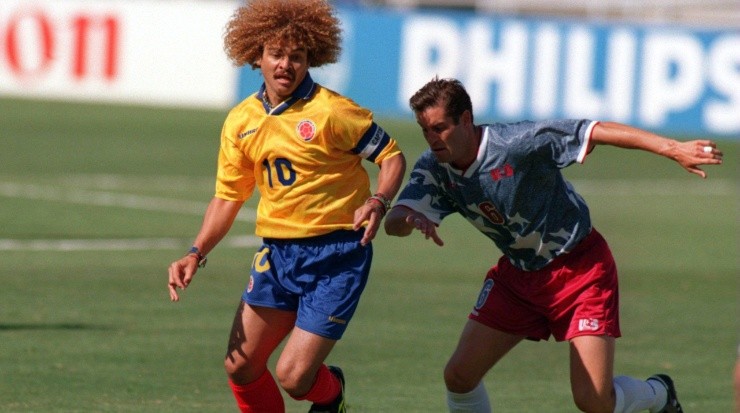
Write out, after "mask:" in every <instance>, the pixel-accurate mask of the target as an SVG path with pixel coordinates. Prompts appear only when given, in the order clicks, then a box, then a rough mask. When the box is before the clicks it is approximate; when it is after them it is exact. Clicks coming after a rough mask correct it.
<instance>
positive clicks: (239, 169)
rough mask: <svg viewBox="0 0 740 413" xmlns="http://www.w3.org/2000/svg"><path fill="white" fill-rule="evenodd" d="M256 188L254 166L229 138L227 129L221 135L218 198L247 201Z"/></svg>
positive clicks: (217, 178) (217, 185)
mask: <svg viewBox="0 0 740 413" xmlns="http://www.w3.org/2000/svg"><path fill="white" fill-rule="evenodd" d="M254 187H255V177H254V165H253V163H252V162H251V161H249V160H248V159H247V158H246V156H245V155H244V152H242V151H241V150H240V149H239V148H238V147H237V146H236V144H235V143H234V140H233V139H232V138H231V137H230V136H229V134H228V132H227V129H226V128H224V131H223V132H222V133H221V146H220V148H219V152H218V172H217V175H216V197H218V198H221V199H225V200H227V201H245V200H247V199H248V198H249V197H250V196H252V192H253V191H254Z"/></svg>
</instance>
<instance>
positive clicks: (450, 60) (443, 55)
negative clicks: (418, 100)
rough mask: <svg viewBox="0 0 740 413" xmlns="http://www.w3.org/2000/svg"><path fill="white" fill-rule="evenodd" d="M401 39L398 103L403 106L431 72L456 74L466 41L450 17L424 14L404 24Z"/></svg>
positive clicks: (443, 75) (429, 77)
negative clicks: (448, 18) (429, 16)
mask: <svg viewBox="0 0 740 413" xmlns="http://www.w3.org/2000/svg"><path fill="white" fill-rule="evenodd" d="M401 41H402V44H401V56H400V58H401V68H400V78H401V79H400V82H399V87H398V99H399V100H398V103H399V106H400V107H402V108H407V107H408V99H409V98H410V97H411V96H412V95H413V94H414V93H415V92H416V91H417V90H418V89H419V88H420V87H422V86H424V84H425V83H426V82H428V81H430V80H431V79H432V78H433V77H434V76H437V75H439V76H440V77H455V76H456V75H457V73H458V62H459V63H461V64H462V60H463V59H462V53H461V50H464V48H465V47H466V45H465V44H464V41H465V40H464V39H463V38H460V36H459V32H458V30H457V28H456V27H455V25H454V24H453V23H452V22H451V21H449V20H446V19H437V18H424V17H420V18H413V19H410V20H409V21H408V23H406V24H405V25H404V27H403V30H402V33H401Z"/></svg>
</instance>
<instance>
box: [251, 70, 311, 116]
mask: <svg viewBox="0 0 740 413" xmlns="http://www.w3.org/2000/svg"><path fill="white" fill-rule="evenodd" d="M316 86H317V83H316V82H314V81H313V78H311V74H310V73H308V72H306V77H304V78H303V81H302V82H301V83H300V84H299V85H298V87H297V88H296V89H295V92H293V95H292V96H291V97H290V98H288V99H286V100H284V101H283V102H281V103H280V104H279V105H277V106H275V107H274V108H272V109H271V108H270V106H269V105H268V104H267V102H266V99H265V89H266V88H265V84H264V83H262V86H261V87H260V90H259V92H257V99H259V100H260V101H261V102H262V107H263V108H264V109H265V112H266V113H267V114H269V115H279V114H281V113H283V112H285V111H286V110H287V109H288V108H289V107H291V106H292V105H293V104H294V103H296V102H297V101H299V100H301V99H303V100H309V99H311V96H313V92H314V91H315V90H316Z"/></svg>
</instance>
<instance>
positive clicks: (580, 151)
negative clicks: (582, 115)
mask: <svg viewBox="0 0 740 413" xmlns="http://www.w3.org/2000/svg"><path fill="white" fill-rule="evenodd" d="M526 123H528V124H529V125H526V124H517V125H515V126H514V127H517V126H522V127H526V128H528V129H529V131H528V132H525V133H524V135H525V139H524V140H522V141H521V142H522V143H523V147H522V149H524V150H526V151H532V152H535V153H536V154H537V155H538V156H539V157H540V160H541V161H544V162H553V163H554V164H555V165H556V166H557V167H558V168H565V167H566V166H569V165H571V164H573V163H574V162H578V163H583V161H584V160H585V158H586V155H587V153H588V145H589V142H590V139H591V132H592V131H593V127H594V126H595V125H596V124H597V122H594V121H591V120H586V119H580V120H569V119H568V120H545V121H539V122H526ZM527 135H528V136H527Z"/></svg>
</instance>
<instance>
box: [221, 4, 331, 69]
mask: <svg viewBox="0 0 740 413" xmlns="http://www.w3.org/2000/svg"><path fill="white" fill-rule="evenodd" d="M276 40H277V41H288V42H295V43H297V44H300V45H302V46H305V47H306V49H307V50H308V64H309V66H311V67H319V66H323V65H325V64H328V63H334V62H336V61H337V58H338V57H339V53H340V51H341V41H342V39H341V28H340V25H339V19H338V18H337V17H336V16H335V11H334V9H333V8H332V7H331V6H330V5H329V4H328V3H327V2H326V1H325V0H251V1H249V2H248V3H247V5H246V6H243V7H240V8H239V9H237V10H236V12H234V15H233V16H232V17H231V20H229V22H228V24H227V25H226V33H225V35H224V50H225V51H226V54H227V55H228V57H229V59H231V61H232V62H234V64H236V65H237V66H243V65H246V64H249V65H250V66H252V68H253V69H254V68H257V67H258V65H257V63H256V62H257V60H258V59H259V58H261V57H262V51H263V50H264V46H265V44H266V43H268V42H273V41H276Z"/></svg>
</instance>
